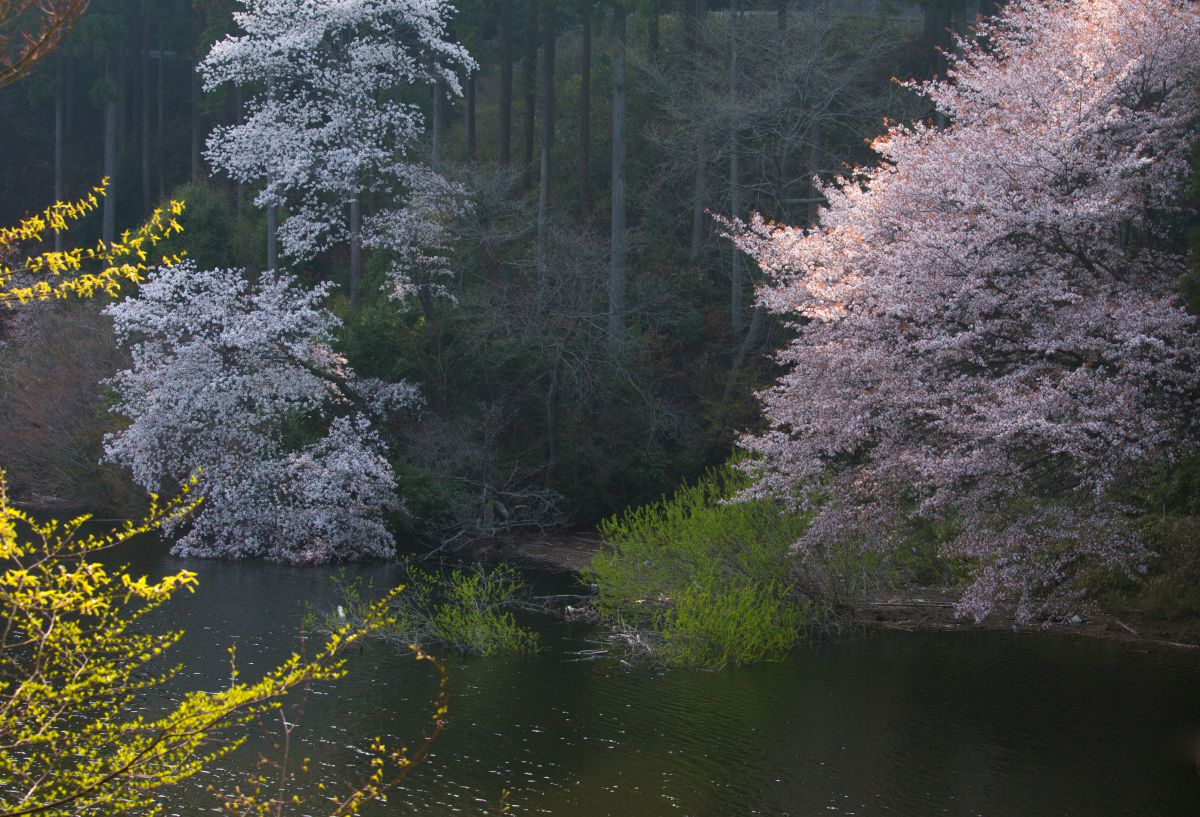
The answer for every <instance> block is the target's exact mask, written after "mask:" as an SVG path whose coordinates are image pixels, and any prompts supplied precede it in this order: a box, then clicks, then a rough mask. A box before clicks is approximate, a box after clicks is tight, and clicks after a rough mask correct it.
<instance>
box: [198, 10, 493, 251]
mask: <svg viewBox="0 0 1200 817" xmlns="http://www.w3.org/2000/svg"><path fill="white" fill-rule="evenodd" d="M243 4H244V10H243V11H240V12H237V13H235V14H234V21H235V22H236V24H237V25H238V27H239V28H240V29H241V30H242V32H243V33H241V34H235V35H230V36H228V37H226V38H225V39H223V40H221V41H219V42H218V43H216V44H215V45H214V46H213V47H212V49H211V50H210V51H209V53H208V55H207V56H206V57H205V58H204V60H203V61H202V62H201V64H200V66H199V70H200V71H201V73H202V75H203V78H204V86H205V88H206V89H208V90H212V89H214V88H216V87H218V86H220V85H223V84H226V83H229V84H234V85H240V86H243V87H244V88H247V89H248V90H250V92H251V97H250V99H249V101H248V104H247V108H248V115H247V116H246V118H245V121H244V122H243V123H242V124H238V125H226V126H221V127H218V128H216V129H214V130H213V132H212V134H211V135H210V136H209V139H208V147H207V152H206V157H207V158H208V160H209V162H211V163H212V165H213V166H214V167H215V168H218V169H220V170H223V171H225V172H226V173H228V174H229V175H230V176H231V177H233V178H234V179H237V180H238V181H241V182H247V183H259V182H261V183H263V185H264V186H263V189H262V191H261V192H260V193H259V194H258V196H257V198H256V199H255V201H256V203H257V204H258V205H259V206H260V207H267V206H284V207H286V208H287V218H286V219H285V221H284V222H283V224H282V225H281V226H280V241H281V243H282V245H283V249H284V252H285V253H287V254H289V255H291V256H293V257H296V258H307V257H311V256H312V255H314V254H316V253H318V252H321V251H322V250H325V249H327V248H329V247H330V246H332V245H334V244H337V243H340V242H342V241H344V240H346V238H347V236H348V231H349V225H348V223H347V214H346V205H347V204H348V203H349V202H351V201H354V200H356V199H358V198H360V197H361V195H362V194H363V193H364V192H366V191H373V192H379V193H389V192H396V191H397V190H398V189H399V188H400V187H402V186H403V185H404V183H405V178H404V177H405V174H406V173H408V172H411V167H410V166H409V165H406V164H404V156H405V155H406V153H407V152H408V151H409V150H410V149H411V148H412V147H413V145H414V144H415V143H416V141H417V140H418V138H419V137H420V135H421V133H422V131H423V129H424V123H423V119H422V116H421V113H420V111H419V109H418V108H417V107H416V106H415V105H412V104H410V103H407V102H404V101H402V99H401V98H400V97H401V94H402V93H403V92H404V91H405V89H406V88H408V87H410V86H412V85H427V84H435V83H437V84H440V85H441V87H443V88H445V89H447V90H448V91H449V92H451V93H454V94H459V93H461V87H460V83H459V79H458V76H459V73H460V72H463V71H467V70H472V69H473V68H474V65H475V64H474V62H473V61H472V60H471V57H470V56H469V55H468V54H467V52H466V50H465V49H464V48H463V47H462V46H461V45H459V44H457V43H455V42H453V41H452V40H451V39H450V37H449V35H448V32H447V26H448V22H449V19H450V17H451V15H452V14H453V11H454V9H453V7H452V6H451V5H450V3H448V2H445V0H243ZM429 172H431V171H429Z"/></svg>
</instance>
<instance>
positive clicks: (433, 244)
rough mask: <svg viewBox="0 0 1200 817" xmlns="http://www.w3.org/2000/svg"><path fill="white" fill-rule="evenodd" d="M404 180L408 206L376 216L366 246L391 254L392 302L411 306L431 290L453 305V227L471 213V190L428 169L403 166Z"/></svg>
mask: <svg viewBox="0 0 1200 817" xmlns="http://www.w3.org/2000/svg"><path fill="white" fill-rule="evenodd" d="M399 177H400V179H401V180H402V181H403V183H404V186H405V188H406V191H407V196H406V200H405V204H404V206H402V207H399V208H396V209H389V210H384V211H381V212H379V213H376V214H375V215H373V216H371V217H370V218H369V219H368V220H367V224H366V228H365V231H364V233H365V234H364V240H363V244H364V246H366V247H370V248H373V249H381V250H387V251H389V252H390V254H391V258H392V262H391V264H390V265H389V266H388V271H387V286H388V287H389V288H390V289H391V292H390V293H389V294H390V295H391V297H392V298H394V299H396V300H401V301H403V300H408V299H409V298H411V297H412V296H413V295H414V294H416V293H417V292H419V291H420V290H426V291H428V292H429V294H430V295H434V296H438V297H443V298H447V299H449V300H451V301H453V300H454V295H453V292H452V291H451V288H450V284H451V283H453V281H454V269H453V267H452V265H451V259H450V257H449V252H450V249H451V247H452V246H453V244H454V239H455V235H454V232H453V226H454V223H455V221H456V220H457V219H459V218H460V217H461V216H463V215H464V214H465V213H466V212H467V208H468V202H467V191H466V188H464V187H463V186H462V185H460V184H456V183H454V182H451V181H449V180H448V179H446V178H445V177H444V176H442V175H440V174H438V173H434V172H433V171H432V170H430V169H429V168H428V167H425V166H423V165H401V166H400V167H399Z"/></svg>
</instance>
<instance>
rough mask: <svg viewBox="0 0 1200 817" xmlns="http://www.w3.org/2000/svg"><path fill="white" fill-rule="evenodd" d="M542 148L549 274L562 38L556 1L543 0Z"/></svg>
mask: <svg viewBox="0 0 1200 817" xmlns="http://www.w3.org/2000/svg"><path fill="white" fill-rule="evenodd" d="M542 11H543V19H542V144H541V156H540V157H539V162H538V170H539V172H538V210H537V263H538V268H539V272H540V274H542V275H545V272H546V232H547V230H548V229H549V222H550V151H551V150H552V148H553V146H554V46H555V38H556V37H557V36H558V21H557V19H556V15H555V0H542Z"/></svg>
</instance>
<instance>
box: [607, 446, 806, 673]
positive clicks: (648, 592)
mask: <svg viewBox="0 0 1200 817" xmlns="http://www.w3.org/2000/svg"><path fill="white" fill-rule="evenodd" d="M746 484H747V480H746V477H745V475H744V474H742V472H741V471H739V470H737V468H736V467H735V466H731V465H725V466H722V467H720V468H717V469H713V470H710V471H709V472H707V473H706V474H705V475H704V476H703V477H702V478H701V479H699V480H698V481H697V482H696V483H695V484H693V485H684V486H683V487H681V488H680V489H679V490H678V491H676V492H675V494H674V495H673V496H672V497H670V498H666V497H664V498H663V499H661V500H659V501H658V502H654V503H651V504H649V505H644V506H642V507H640V508H635V509H633V510H629V511H627V512H625V513H624V514H621V515H619V516H614V517H611V518H609V519H607V520H605V521H604V522H602V523H601V524H600V533H601V535H602V536H603V537H604V541H605V545H606V547H605V549H604V550H603V551H602V552H601V553H599V554H598V555H597V556H596V557H595V559H594V560H593V562H592V567H591V572H590V579H591V580H592V581H593V582H594V583H595V584H596V585H597V587H598V595H597V597H596V602H595V604H596V607H597V609H598V610H599V611H600V613H601V615H603V616H604V617H605V618H606V619H608V620H609V621H610V622H614V623H616V624H618V625H619V626H621V627H626V628H630V630H631V632H632V633H634V634H636V637H638V638H640V641H639V643H643V644H650V645H651V647H652V649H653V650H654V652H655V653H656V657H657V658H658V659H660V660H662V661H663V662H665V663H667V664H669V665H676V666H690V667H707V668H717V667H722V666H725V665H727V664H732V665H741V664H748V663H752V662H754V661H758V660H762V659H764V658H770V657H774V656H778V655H779V654H781V653H782V652H783V651H785V650H787V649H788V648H789V647H791V646H793V645H794V644H796V642H797V640H798V639H799V638H800V637H801V635H802V634H803V630H804V627H805V624H806V623H807V621H808V618H809V615H810V608H809V605H808V603H807V602H805V601H804V600H803V599H801V598H799V597H797V595H796V593H795V592H794V590H795V581H794V575H793V570H794V566H793V564H792V560H791V557H790V556H789V554H788V550H789V548H790V546H791V544H792V543H793V542H795V541H796V539H797V538H798V537H799V535H800V533H801V532H802V531H803V529H804V526H805V524H806V518H805V516H804V515H803V514H798V513H793V512H788V511H786V510H785V509H783V508H780V507H779V506H778V505H777V504H776V503H774V502H771V501H767V500H750V501H731V500H733V499H734V498H735V497H736V495H737V493H738V491H739V490H740V489H742V488H744V487H746Z"/></svg>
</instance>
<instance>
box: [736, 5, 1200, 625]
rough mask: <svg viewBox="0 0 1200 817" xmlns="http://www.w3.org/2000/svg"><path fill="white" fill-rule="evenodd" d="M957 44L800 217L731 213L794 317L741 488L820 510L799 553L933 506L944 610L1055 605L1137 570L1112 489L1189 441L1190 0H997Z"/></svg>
mask: <svg viewBox="0 0 1200 817" xmlns="http://www.w3.org/2000/svg"><path fill="white" fill-rule="evenodd" d="M949 59H950V63H951V68H950V71H949V75H948V78H947V79H946V80H944V81H935V82H931V83H928V84H922V85H916V86H914V87H915V88H916V90H918V91H920V92H922V93H924V94H925V95H926V96H927V97H928V98H929V99H930V100H932V102H933V103H935V105H936V107H937V109H938V110H939V111H940V112H942V113H943V114H944V115H945V117H946V118H947V120H948V121H949V125H948V126H947V127H945V128H944V129H943V128H937V127H934V126H933V125H931V124H927V123H916V124H912V125H894V126H892V127H890V129H889V130H888V131H887V132H886V133H885V135H883V136H882V137H880V138H879V139H878V140H877V141H876V142H875V144H874V147H875V149H876V151H878V153H879V154H880V155H881V157H882V161H881V162H880V164H879V165H878V166H876V167H872V168H865V169H859V170H857V171H855V172H854V173H852V174H851V175H848V176H847V177H845V178H842V179H840V180H839V181H837V182H836V183H835V184H833V185H831V186H829V187H827V188H826V189H824V190H823V194H824V196H825V197H826V199H827V201H828V205H827V206H826V207H824V208H823V209H822V210H821V212H820V220H819V225H818V226H817V227H816V228H814V229H811V230H803V229H798V228H791V227H785V226H779V225H775V224H769V223H765V222H764V221H763V220H762V219H757V220H755V221H753V222H752V223H751V224H749V225H733V232H734V233H735V234H736V240H737V241H738V243H739V244H740V246H741V247H742V248H743V249H744V250H745V251H746V252H748V253H750V254H751V255H753V256H754V257H755V258H756V259H757V260H758V262H759V263H760V264H761V266H762V268H763V269H764V271H765V272H766V273H767V274H768V277H769V279H770V281H771V283H770V284H769V285H768V286H767V287H765V288H764V289H762V291H761V292H760V293H759V299H760V302H761V303H762V304H763V305H764V306H766V307H767V308H769V309H771V310H773V311H775V312H777V313H780V314H782V315H786V316H790V317H791V319H792V323H793V326H794V327H795V331H796V333H797V337H796V339H795V341H794V342H793V343H792V344H791V345H790V347H789V348H787V349H786V350H785V351H783V352H782V353H781V355H780V360H781V362H782V363H784V364H786V365H787V366H788V367H789V371H788V373H787V374H786V375H784V376H783V377H782V378H781V379H780V380H779V382H778V384H777V385H776V386H775V387H774V388H772V389H769V390H767V391H765V392H763V393H762V394H761V400H762V405H763V409H764V412H765V415H766V418H767V420H768V422H769V428H768V430H767V431H765V432H764V433H762V434H759V435H752V436H747V437H746V438H745V439H744V441H743V442H744V445H745V447H746V448H748V449H749V450H750V451H751V452H753V453H754V454H755V455H757V459H756V460H755V462H754V463H753V465H752V466H751V467H752V468H754V469H755V470H756V472H757V475H758V481H757V487H756V488H755V489H754V491H755V492H758V493H762V494H771V495H779V496H784V497H787V498H788V499H789V500H790V501H792V502H795V503H799V504H802V505H803V504H807V505H809V506H810V507H812V508H813V510H814V514H815V517H814V520H813V522H812V525H811V527H810V529H809V530H808V532H807V534H806V535H805V537H804V538H803V539H802V540H801V541H800V542H799V543H797V550H798V552H799V554H800V556H801V558H819V557H820V555H821V554H822V553H823V552H827V551H826V549H827V548H830V547H833V546H846V545H847V544H849V545H852V546H858V547H875V546H887V545H889V544H891V543H894V542H895V540H896V536H897V532H898V531H899V530H900V529H901V527H902V525H901V524H900V521H901V520H903V519H904V518H905V517H906V516H909V515H912V514H915V515H917V516H919V517H923V518H931V519H939V520H943V521H945V522H947V523H948V524H949V526H950V528H951V529H952V530H957V531H959V532H958V533H957V535H951V537H950V541H949V542H948V543H947V545H946V553H947V554H950V555H958V556H965V557H967V558H969V559H970V560H973V562H974V564H975V565H976V572H975V581H974V583H973V584H972V586H971V587H970V588H969V590H968V591H967V592H966V594H965V595H964V597H963V598H962V600H961V602H960V605H959V612H960V614H963V615H970V616H973V617H975V618H976V619H981V618H983V617H985V616H986V615H988V614H989V613H990V612H991V611H992V610H993V608H994V605H995V604H996V603H997V602H998V601H1000V600H1002V599H1005V598H1014V599H1015V600H1016V601H1017V610H1016V612H1017V616H1018V618H1020V619H1022V620H1029V619H1036V618H1041V617H1045V616H1054V615H1061V614H1064V613H1066V612H1067V611H1069V610H1071V609H1074V608H1075V605H1076V603H1077V602H1078V601H1079V599H1078V594H1077V590H1076V588H1077V587H1078V585H1077V583H1075V582H1073V581H1072V579H1073V577H1076V576H1077V575H1078V574H1079V571H1080V570H1082V569H1086V568H1090V567H1103V568H1108V569H1111V568H1117V569H1121V570H1125V571H1129V572H1131V573H1136V572H1138V571H1140V570H1141V569H1143V566H1144V564H1145V562H1146V559H1147V557H1148V555H1149V554H1148V553H1147V551H1146V549H1145V548H1144V546H1143V544H1142V543H1141V542H1140V541H1139V540H1138V537H1137V536H1136V535H1135V533H1134V530H1133V526H1131V525H1130V524H1129V519H1128V515H1127V509H1124V508H1122V507H1121V505H1120V503H1118V502H1117V501H1116V498H1115V495H1116V491H1115V490H1114V488H1115V487H1117V486H1119V484H1120V481H1121V479H1122V477H1124V476H1127V475H1129V474H1130V473H1131V470H1132V469H1134V468H1136V467H1138V466H1139V465H1141V464H1144V463H1146V462H1148V461H1152V460H1154V459H1156V458H1169V457H1171V456H1172V455H1173V454H1177V453H1178V452H1180V451H1181V450H1183V449H1184V448H1186V447H1190V446H1192V445H1194V443H1195V441H1196V428H1195V427H1194V425H1189V422H1194V418H1195V417H1196V412H1195V409H1196V407H1197V395H1198V393H1200V392H1198V385H1200V384H1198V378H1197V370H1198V354H1197V334H1196V325H1195V322H1194V320H1193V319H1192V318H1190V317H1189V316H1188V315H1187V314H1186V313H1185V311H1184V309H1183V308H1182V305H1181V303H1180V299H1179V297H1178V294H1177V293H1178V285H1179V279H1180V276H1181V275H1182V274H1183V273H1184V271H1185V258H1184V255H1183V250H1182V249H1181V245H1180V242H1179V240H1178V238H1179V237H1178V235H1177V234H1176V232H1175V231H1173V229H1172V225H1173V216H1175V215H1176V214H1177V211H1178V206H1179V196H1180V193H1181V191H1182V190H1183V189H1184V187H1185V186H1186V184H1187V183H1188V178H1189V150H1190V148H1191V142H1192V140H1194V139H1195V130H1194V126H1195V123H1196V122H1197V117H1198V115H1200V110H1198V101H1200V95H1198V93H1197V80H1196V78H1197V76H1198V69H1200V10H1198V9H1197V6H1196V5H1195V4H1194V3H1190V2H1182V1H1180V0H1013V2H1011V3H1010V4H1009V5H1007V6H1006V7H1005V9H1004V10H1003V11H1002V12H1001V14H1000V15H999V16H998V17H997V18H995V19H993V20H990V21H987V22H984V23H982V24H981V25H980V27H979V28H978V30H977V32H976V33H975V34H974V35H972V36H971V37H969V38H967V39H964V40H963V41H962V42H960V44H959V48H958V49H957V51H956V55H951V56H949ZM1189 418H1192V420H1189Z"/></svg>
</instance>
